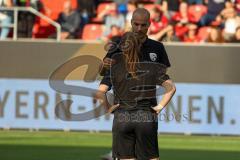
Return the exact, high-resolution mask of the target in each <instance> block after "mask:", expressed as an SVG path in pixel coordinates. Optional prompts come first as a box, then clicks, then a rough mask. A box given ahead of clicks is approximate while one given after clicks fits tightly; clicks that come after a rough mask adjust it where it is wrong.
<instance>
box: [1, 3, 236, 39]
mask: <svg viewBox="0 0 240 160" xmlns="http://www.w3.org/2000/svg"><path fill="white" fill-rule="evenodd" d="M0 7H1V10H0V39H1V40H3V39H6V38H11V37H12V36H13V22H14V14H13V10H11V8H12V9H14V8H15V7H32V8H34V9H36V10H37V11H39V12H40V13H42V14H44V15H46V16H48V17H50V18H51V19H53V20H54V21H56V22H58V23H59V24H60V26H61V39H62V40H63V39H82V40H99V41H105V42H107V41H109V40H117V39H119V38H120V37H121V35H122V34H123V33H124V32H126V31H128V30H130V29H131V16H132V13H133V11H134V10H135V9H136V8H138V7H144V8H146V9H147V10H149V11H150V13H151V26H150V28H149V32H148V36H149V37H150V38H152V39H155V40H159V41H165V42H195V43H235V42H238V43H239V42H240V0H111V1H110V0H0ZM17 35H18V38H55V37H56V29H55V27H54V26H52V25H50V24H49V23H48V22H46V21H44V20H43V19H41V18H39V17H38V16H35V15H34V14H32V13H30V12H28V11H19V12H18V15H17Z"/></svg>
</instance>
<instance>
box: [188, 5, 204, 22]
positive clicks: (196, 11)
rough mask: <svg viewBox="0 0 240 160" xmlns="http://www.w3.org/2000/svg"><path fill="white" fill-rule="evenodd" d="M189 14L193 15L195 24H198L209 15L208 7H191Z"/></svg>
mask: <svg viewBox="0 0 240 160" xmlns="http://www.w3.org/2000/svg"><path fill="white" fill-rule="evenodd" d="M188 12H189V14H191V15H193V17H194V22H198V21H199V20H200V19H201V17H202V16H203V15H204V14H206V13H207V7H206V6H204V5H190V6H189V8H188Z"/></svg>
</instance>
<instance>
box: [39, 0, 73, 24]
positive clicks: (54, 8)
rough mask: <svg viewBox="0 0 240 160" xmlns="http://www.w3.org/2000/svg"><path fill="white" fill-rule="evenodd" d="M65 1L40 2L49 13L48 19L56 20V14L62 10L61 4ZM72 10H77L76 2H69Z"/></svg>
mask: <svg viewBox="0 0 240 160" xmlns="http://www.w3.org/2000/svg"><path fill="white" fill-rule="evenodd" d="M65 1H67V0H41V2H42V3H43V5H44V6H45V7H46V8H48V9H49V10H50V11H51V15H50V17H51V18H52V19H54V20H55V19H57V17H58V14H59V13H60V12H61V11H62V10H63V4H64V2H65ZM71 2H72V6H73V8H74V9H76V8H77V0H71Z"/></svg>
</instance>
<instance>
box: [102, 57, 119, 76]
mask: <svg viewBox="0 0 240 160" xmlns="http://www.w3.org/2000/svg"><path fill="white" fill-rule="evenodd" d="M115 63H116V61H115V60H114V59H111V58H107V57H106V58H104V60H103V63H102V64H101V65H100V68H99V72H100V75H101V76H104V75H105V73H106V71H107V70H109V69H110V66H111V65H113V64H115Z"/></svg>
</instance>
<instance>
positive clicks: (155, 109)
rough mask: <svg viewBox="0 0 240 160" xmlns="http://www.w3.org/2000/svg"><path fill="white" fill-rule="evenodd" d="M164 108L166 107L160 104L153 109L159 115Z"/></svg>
mask: <svg viewBox="0 0 240 160" xmlns="http://www.w3.org/2000/svg"><path fill="white" fill-rule="evenodd" d="M163 108H164V106H162V105H161V104H159V105H157V106H155V107H152V109H153V110H154V111H156V113H157V114H159V113H160V112H161V111H162V109H163Z"/></svg>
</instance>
